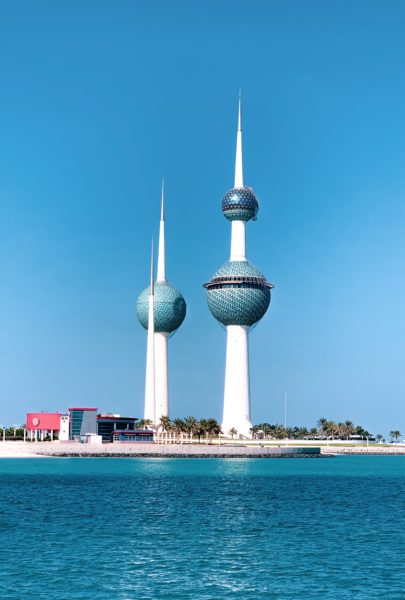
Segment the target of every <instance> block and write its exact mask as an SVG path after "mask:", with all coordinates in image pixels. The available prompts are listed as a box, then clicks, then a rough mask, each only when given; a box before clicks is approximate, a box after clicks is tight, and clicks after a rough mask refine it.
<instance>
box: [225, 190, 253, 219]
mask: <svg viewBox="0 0 405 600" xmlns="http://www.w3.org/2000/svg"><path fill="white" fill-rule="evenodd" d="M258 210H259V203H258V201H257V198H256V196H255V194H254V192H253V190H252V189H251V188H247V187H244V188H232V189H231V190H229V191H228V192H226V194H225V196H224V197H223V199H222V212H223V214H224V216H225V217H226V218H227V219H228V220H229V221H250V219H253V220H254V221H255V220H256V215H257V211H258Z"/></svg>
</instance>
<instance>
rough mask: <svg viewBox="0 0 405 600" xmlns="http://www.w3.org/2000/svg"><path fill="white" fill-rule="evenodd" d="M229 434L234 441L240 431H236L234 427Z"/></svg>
mask: <svg viewBox="0 0 405 600" xmlns="http://www.w3.org/2000/svg"><path fill="white" fill-rule="evenodd" d="M228 433H230V434H231V436H232V439H233V438H234V436H235V435H238V430H237V429H235V427H232V428H231V429H230V430H229V431H228Z"/></svg>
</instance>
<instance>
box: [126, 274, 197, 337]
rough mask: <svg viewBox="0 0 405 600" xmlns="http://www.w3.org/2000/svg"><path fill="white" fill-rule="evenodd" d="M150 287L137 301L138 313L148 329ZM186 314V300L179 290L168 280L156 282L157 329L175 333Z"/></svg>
mask: <svg viewBox="0 0 405 600" xmlns="http://www.w3.org/2000/svg"><path fill="white" fill-rule="evenodd" d="M149 289H150V288H149V287H147V288H145V289H144V290H143V292H141V293H140V295H139V297H138V300H137V301H136V314H137V316H138V320H139V322H140V324H141V325H142V327H144V328H145V329H148V321H149V318H148V317H149ZM185 316H186V302H185V300H184V298H183V295H182V294H181V293H180V292H179V290H177V289H176V288H175V287H174V286H173V285H171V284H170V283H167V282H165V283H164V282H157V283H155V331H156V332H159V333H173V331H176V329H178V328H179V327H180V325H181V324H182V323H183V321H184V318H185Z"/></svg>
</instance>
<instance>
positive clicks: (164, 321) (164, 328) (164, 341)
mask: <svg viewBox="0 0 405 600" xmlns="http://www.w3.org/2000/svg"><path fill="white" fill-rule="evenodd" d="M151 290H152V293H151ZM151 296H153V299H152V300H153V311H151ZM136 310H137V314H138V319H139V321H140V323H141V325H142V326H143V327H144V328H145V329H147V331H148V356H149V352H150V348H153V372H154V380H153V400H152V395H151V394H149V391H148V415H149V414H152V412H153V419H152V420H153V422H154V423H156V424H157V425H158V424H159V422H160V419H161V417H163V416H169V386H168V339H169V337H170V336H171V335H172V334H173V333H174V332H175V331H176V330H177V329H178V328H179V327H180V325H181V324H182V322H183V321H184V318H185V316H186V303H185V300H184V298H183V296H182V294H181V293H180V292H179V291H178V290H177V289H176V288H175V287H174V286H173V285H171V284H170V283H169V282H168V281H167V279H166V259H165V217H164V187H163V182H162V202H161V210H160V231H159V250H158V266H157V278H156V284H155V285H154V286H153V282H152V281H151V285H150V287H149V288H146V289H145V290H143V292H142V293H141V294H140V295H139V298H138V300H137V303H136ZM152 315H153V316H154V319H153V334H152V333H151V330H152V329H151V328H150V327H149V323H150V322H151V319H152ZM152 335H153V341H152V340H151V336H152ZM147 363H148V365H149V363H152V357H150V359H149V358H148V360H147ZM148 368H149V367H147V373H149V377H151V375H150V372H151V370H149V371H148ZM147 380H148V374H147ZM146 389H147V390H149V389H152V383H149V384H147V385H146ZM145 395H146V391H145ZM146 405H147V402H146V397H145V415H146ZM145 418H148V419H149V418H151V417H150V416H148V417H146V416H145Z"/></svg>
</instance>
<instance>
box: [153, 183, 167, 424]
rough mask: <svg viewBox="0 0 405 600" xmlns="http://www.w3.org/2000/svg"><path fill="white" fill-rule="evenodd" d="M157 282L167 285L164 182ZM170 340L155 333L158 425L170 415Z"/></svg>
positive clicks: (156, 412) (164, 335) (165, 335)
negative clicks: (168, 352) (168, 354)
mask: <svg viewBox="0 0 405 600" xmlns="http://www.w3.org/2000/svg"><path fill="white" fill-rule="evenodd" d="M156 281H157V282H161V283H166V251H165V216H164V180H163V181H162V204H161V210H160V226H159V250H158V265H157V278H156ZM168 338H169V334H168V333H160V332H156V333H155V419H156V423H157V424H158V423H159V421H160V418H161V417H166V416H168V415H169V383H168V356H167V351H168Z"/></svg>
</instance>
